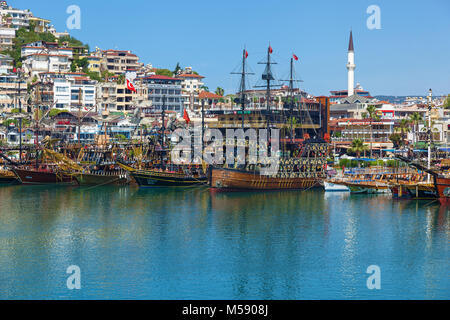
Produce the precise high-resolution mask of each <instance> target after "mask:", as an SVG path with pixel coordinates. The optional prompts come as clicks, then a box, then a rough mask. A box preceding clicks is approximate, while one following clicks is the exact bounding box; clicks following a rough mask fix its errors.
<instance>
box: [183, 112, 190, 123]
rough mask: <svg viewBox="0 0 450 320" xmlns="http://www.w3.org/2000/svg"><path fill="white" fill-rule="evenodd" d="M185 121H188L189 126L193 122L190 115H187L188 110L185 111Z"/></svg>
mask: <svg viewBox="0 0 450 320" xmlns="http://www.w3.org/2000/svg"><path fill="white" fill-rule="evenodd" d="M183 119H184V120H186V123H187V124H189V123H190V122H191V118H189V114H188V113H187V110H186V109H184V115H183Z"/></svg>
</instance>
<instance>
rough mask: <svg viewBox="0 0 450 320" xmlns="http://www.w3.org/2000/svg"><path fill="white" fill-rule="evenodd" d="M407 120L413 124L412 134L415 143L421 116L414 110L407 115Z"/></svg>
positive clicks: (421, 119)
mask: <svg viewBox="0 0 450 320" xmlns="http://www.w3.org/2000/svg"><path fill="white" fill-rule="evenodd" d="M409 121H411V123H412V124H413V128H414V129H413V130H414V132H413V136H414V145H415V144H416V143H417V140H418V139H417V133H418V131H419V123H420V122H422V121H423V118H422V116H421V114H420V113H418V112H414V113H413V114H411V115H410V116H409Z"/></svg>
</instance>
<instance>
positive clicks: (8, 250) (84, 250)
mask: <svg viewBox="0 0 450 320" xmlns="http://www.w3.org/2000/svg"><path fill="white" fill-rule="evenodd" d="M0 201H1V203H0V299H13V298H14V299H282V300H284V299H449V298H450V279H449V270H450V263H449V261H450V259H449V240H450V214H449V213H450V212H449V209H448V208H445V207H441V206H439V205H438V204H437V203H435V202H434V203H433V202H415V201H410V202H408V201H392V200H391V199H390V197H389V196H363V195H359V196H357V195H355V196H351V195H349V194H325V193H323V192H320V191H308V192H267V193H229V194H212V193H210V192H209V191H208V190H207V189H188V190H183V189H154V190H152V189H148V190H139V189H135V188H96V189H81V188H51V187H50V188H46V187H44V188H42V187H20V186H18V187H2V188H0ZM71 265H77V266H79V267H80V269H81V286H82V287H81V290H73V291H71V290H68V288H67V286H66V280H67V277H69V275H68V274H66V269H67V268H68V267H69V266H71ZM370 265H378V266H379V267H380V268H381V290H368V289H367V286H366V281H367V278H368V277H369V276H370V275H368V274H366V270H367V268H368V267H369V266H370Z"/></svg>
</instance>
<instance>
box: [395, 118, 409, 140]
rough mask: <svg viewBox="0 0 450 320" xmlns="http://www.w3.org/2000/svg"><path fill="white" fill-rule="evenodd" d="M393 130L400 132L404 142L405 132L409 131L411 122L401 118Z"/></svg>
mask: <svg viewBox="0 0 450 320" xmlns="http://www.w3.org/2000/svg"><path fill="white" fill-rule="evenodd" d="M395 131H396V132H399V133H400V134H401V136H402V140H403V142H405V141H406V135H407V133H409V132H411V123H410V122H409V120H408V119H402V120H400V123H399V124H398V127H397V128H396V129H395Z"/></svg>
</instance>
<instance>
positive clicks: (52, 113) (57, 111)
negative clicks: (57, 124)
mask: <svg viewBox="0 0 450 320" xmlns="http://www.w3.org/2000/svg"><path fill="white" fill-rule="evenodd" d="M61 112H68V111H67V110H60V109H52V110H50V112H49V113H48V116H49V117H50V118H53V117H55V116H57V115H58V114H60V113H61Z"/></svg>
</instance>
